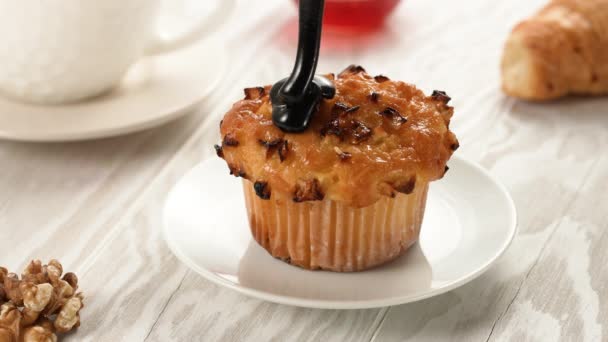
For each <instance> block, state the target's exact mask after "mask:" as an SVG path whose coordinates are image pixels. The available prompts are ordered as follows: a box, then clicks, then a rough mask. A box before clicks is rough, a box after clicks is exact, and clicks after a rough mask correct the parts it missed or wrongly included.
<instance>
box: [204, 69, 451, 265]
mask: <svg viewBox="0 0 608 342" xmlns="http://www.w3.org/2000/svg"><path fill="white" fill-rule="evenodd" d="M327 77H328V78H329V79H330V80H332V81H333V82H334V85H335V87H336V95H335V97H334V98H332V99H330V100H328V99H324V100H322V101H321V103H320V104H319V108H318V111H317V112H316V113H315V114H314V116H313V118H312V119H311V123H310V126H309V127H308V128H307V129H306V130H305V131H304V132H301V133H287V132H284V131H282V130H281V129H279V128H278V127H276V126H275V125H274V124H273V122H272V106H271V103H270V98H269V92H270V88H271V87H270V86H266V87H257V88H247V89H245V98H244V99H243V100H241V101H239V102H237V103H235V104H234V105H233V107H232V109H230V111H228V113H226V115H225V116H224V118H223V120H222V122H221V123H220V132H221V137H222V143H221V145H216V146H215V148H216V152H217V154H218V156H219V157H221V158H223V159H224V160H225V161H226V163H227V164H228V168H229V169H230V174H232V175H234V176H237V177H242V178H243V190H244V193H245V202H246V206H247V212H248V217H249V224H250V227H251V232H252V234H253V237H254V238H255V240H256V241H257V242H258V243H259V244H260V246H262V247H263V248H264V249H266V250H267V251H268V253H270V254H271V255H272V256H274V257H276V258H279V259H282V260H284V261H286V262H288V263H290V264H292V265H297V266H300V267H303V268H306V269H323V270H330V271H336V272H352V271H361V270H365V269H369V268H372V267H375V266H378V265H381V264H383V263H386V262H388V261H391V260H393V259H395V258H397V257H399V256H400V255H402V254H403V253H404V252H405V251H406V250H407V249H408V248H409V247H410V246H411V245H412V244H414V243H415V242H416V241H417V240H418V236H419V234H420V227H421V224H422V219H423V216H424V208H425V202H426V196H427V191H428V185H429V182H431V181H434V180H437V179H440V178H442V177H443V175H444V174H445V172H446V171H447V170H448V167H447V165H446V163H447V161H448V159H449V158H450V156H451V155H452V153H453V152H454V151H455V150H456V149H457V148H458V140H457V139H456V137H455V135H454V134H453V133H452V132H451V131H450V130H449V124H450V118H451V117H452V114H453V108H452V107H450V106H448V102H449V100H450V98H449V97H448V96H447V95H446V94H445V93H444V92H442V91H434V92H433V94H432V95H431V96H425V95H424V93H423V92H422V91H420V90H418V89H417V88H416V87H415V86H413V85H410V84H407V83H403V82H398V81H392V80H390V79H389V78H388V77H386V76H382V75H379V76H375V77H373V76H370V75H368V74H367V73H366V72H365V70H364V69H363V68H362V67H360V66H350V67H348V68H347V69H346V70H344V71H343V72H341V73H340V74H339V75H337V76H334V75H333V74H330V75H327Z"/></svg>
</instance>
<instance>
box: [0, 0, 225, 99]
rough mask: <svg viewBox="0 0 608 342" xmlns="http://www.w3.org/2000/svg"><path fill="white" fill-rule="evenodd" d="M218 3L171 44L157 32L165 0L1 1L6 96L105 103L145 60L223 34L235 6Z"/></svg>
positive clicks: (0, 74) (0, 77)
mask: <svg viewBox="0 0 608 342" xmlns="http://www.w3.org/2000/svg"><path fill="white" fill-rule="evenodd" d="M171 1H173V0H171ZM217 2H218V5H217V7H216V9H215V10H214V11H213V13H211V14H210V15H208V16H207V17H206V18H203V19H201V21H200V22H199V23H198V24H196V25H194V27H193V28H192V29H191V30H189V31H188V32H186V33H184V34H183V35H180V36H178V37H176V38H175V39H171V40H163V39H162V38H161V37H160V35H159V33H158V31H157V27H156V26H157V25H156V23H157V21H158V14H159V9H160V0H0V92H2V93H3V94H5V95H7V96H8V97H11V98H14V99H17V100H21V101H25V102H32V103H40V104H60V103H68V102H74V101H78V100H82V99H86V98H88V97H92V96H95V95H99V94H101V93H103V92H105V91H107V90H109V89H111V88H112V87H113V86H114V85H116V84H117V83H118V82H119V81H120V80H121V78H122V77H123V75H124V74H125V73H126V72H127V70H128V68H129V67H130V66H131V65H132V64H133V63H135V62H136V61H137V60H138V59H140V58H141V57H142V56H144V55H148V54H158V53H164V52H168V51H171V50H173V49H176V48H179V47H182V46H184V45H187V44H189V43H191V42H193V41H196V40H197V39H198V38H199V37H200V36H201V35H203V34H205V33H207V32H209V31H210V30H211V29H213V28H216V27H218V26H219V25H220V24H221V22H223V21H224V20H225V18H226V16H227V15H228V12H230V11H231V10H232V8H233V6H234V2H235V0H218V1H217Z"/></svg>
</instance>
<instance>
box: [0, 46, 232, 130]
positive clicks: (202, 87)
mask: <svg viewBox="0 0 608 342" xmlns="http://www.w3.org/2000/svg"><path fill="white" fill-rule="evenodd" d="M225 63H226V54H225V52H224V50H223V48H222V47H221V44H217V43H211V42H209V41H204V42H200V43H197V44H195V45H193V46H191V47H188V48H186V49H182V50H179V51H176V52H172V53H168V54H164V55H160V56H157V57H147V58H144V59H142V60H141V61H139V62H138V63H137V64H135V65H134V66H133V67H131V69H130V70H129V72H128V74H127V75H126V77H125V78H124V80H123V81H122V82H121V84H120V85H119V86H118V87H117V88H116V89H114V90H112V91H111V92H109V93H107V94H105V95H102V96H98V97H95V98H92V99H90V100H87V101H83V102H80V103H75V104H69V105H58V106H40V105H33V104H27V103H19V102H15V101H12V100H9V99H6V98H2V97H0V139H10V140H21V141H70V140H84V139H94V138H102V137H109V136H115V135H120V134H125V133H130V132H134V131H138V130H142V129H146V128H150V127H154V126H157V125H160V124H163V123H166V122H168V121H170V120H173V119H175V118H177V117H179V116H180V115H183V114H185V113H186V112H187V111H188V109H191V108H192V107H194V106H195V105H196V104H198V103H199V102H200V101H201V100H202V99H203V97H205V96H206V95H207V94H208V93H209V92H210V91H211V90H212V89H213V88H214V87H215V85H216V84H217V83H218V81H219V80H220V78H221V76H222V75H223V73H224V70H225ZM83 77H86V75H83Z"/></svg>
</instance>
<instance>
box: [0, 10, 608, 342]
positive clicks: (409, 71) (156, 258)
mask: <svg viewBox="0 0 608 342" xmlns="http://www.w3.org/2000/svg"><path fill="white" fill-rule="evenodd" d="M543 2H544V0H511V1H487V0H461V1H452V0H437V1H425V0H406V1H405V2H404V3H403V4H402V5H401V6H400V7H399V9H398V11H397V13H396V14H395V16H393V17H392V18H391V20H390V21H389V23H388V25H387V28H386V30H385V31H384V32H382V33H381V34H377V35H368V36H365V35H363V36H357V37H354V38H353V37H351V38H348V37H339V38H337V39H332V40H331V41H330V40H329V39H328V40H326V41H325V42H324V46H323V51H322V57H321V65H320V67H319V71H320V72H330V71H339V70H341V69H342V68H343V67H345V66H346V65H347V64H350V63H356V64H361V65H363V66H364V67H366V69H367V70H368V71H369V72H370V73H383V74H387V75H389V76H390V77H391V78H393V79H402V80H405V81H408V82H411V83H415V84H417V85H418V86H419V87H420V88H422V89H424V90H425V91H426V92H428V91H431V90H433V89H440V90H445V91H447V92H448V94H449V95H450V96H451V97H452V98H453V102H452V104H453V105H454V107H455V108H456V114H455V117H454V120H453V126H452V127H453V129H454V131H455V132H456V134H457V135H458V137H459V138H460V142H461V146H462V147H461V149H460V150H458V152H457V153H458V154H460V155H462V156H465V157H467V158H469V159H472V160H475V161H478V162H479V163H481V164H482V165H484V166H485V167H486V168H488V169H489V170H490V172H491V173H492V174H494V175H495V176H496V177H497V178H498V179H500V180H501V181H502V182H503V183H504V184H505V185H506V186H507V188H508V189H509V191H510V192H511V194H512V196H513V197H514V200H515V203H516V206H517V210H518V213H519V228H520V230H519V234H518V236H517V237H516V238H515V241H514V243H513V245H512V246H511V248H510V249H509V251H508V252H507V254H506V255H505V256H504V257H503V258H502V259H501V260H500V262H499V263H498V264H497V265H496V266H495V267H493V268H492V269H491V270H489V271H488V272H487V273H485V274H484V275H483V276H481V277H480V278H478V279H477V280H475V281H473V282H471V283H469V284H467V285H465V286H463V287H461V288H459V289H456V290H454V291H451V292H449V293H446V294H444V295H441V296H438V297H435V298H432V299H428V300H424V301H421V302H418V303H414V304H408V305H401V306H396V307H390V308H381V309H373V310H352V311H332V310H311V309H301V308H295V307H288V306H282V305H276V304H271V303H267V302H262V301H259V300H256V299H251V298H248V297H245V296H243V295H240V294H237V293H235V292H233V291H231V290H227V289H224V288H220V287H218V286H215V285H213V284H211V283H210V282H208V281H206V280H204V279H203V278H201V277H200V276H198V275H197V274H196V273H194V272H193V271H190V270H189V269H188V268H186V267H185V266H184V265H183V264H181V263H180V262H178V261H177V259H176V258H175V257H174V256H173V255H172V254H171V253H170V251H169V250H168V248H167V246H166V245H165V243H164V242H163V240H162V238H161V234H160V226H161V217H160V211H161V208H162V205H163V202H164V199H165V196H166V193H167V190H168V189H169V188H170V187H171V186H172V185H173V184H174V183H175V182H176V181H177V179H179V177H180V176H181V175H182V174H183V173H184V172H185V171H186V170H188V169H189V168H190V167H192V166H193V165H195V164H196V163H198V162H200V161H201V160H203V159H205V158H206V157H209V156H211V155H212V153H213V147H212V144H213V143H215V142H216V141H217V139H218V133H217V123H218V121H219V118H220V116H221V115H222V114H223V112H224V111H226V110H227V109H228V108H229V106H230V104H231V103H232V102H234V101H235V100H237V99H239V98H241V96H242V88H244V87H247V86H255V85H262V84H270V83H272V82H274V81H276V80H278V79H279V78H281V77H284V76H285V75H287V74H288V73H289V71H290V70H291V67H292V63H293V56H294V51H295V26H294V25H293V24H294V15H295V9H294V8H293V6H292V3H291V1H287V0H272V1H270V0H266V1H241V2H240V4H239V8H238V10H237V13H236V14H235V15H234V16H233V17H232V18H231V19H230V20H229V22H228V23H229V24H230V27H228V28H225V29H224V30H223V31H222V32H220V33H218V36H220V37H221V38H222V39H223V40H224V41H225V43H226V47H227V49H228V50H229V52H230V56H231V60H230V63H231V68H230V72H229V73H228V74H227V75H225V79H224V82H223V83H222V84H221V85H220V86H219V87H218V89H217V90H216V91H215V92H214V93H213V94H212V95H211V96H210V97H208V98H207V99H206V100H205V101H204V103H203V104H202V105H201V106H200V108H199V109H198V110H197V111H196V112H195V113H192V114H191V115H189V116H187V117H185V118H183V119H181V120H178V121H176V122H174V123H171V124H168V125H165V126H163V127H159V128H156V129H153V130H149V131H146V132H141V133H137V134H132V135H129V136H124V137H119V138H112V139H105V140H98V141H90V142H80V143H69V144H68V143H65V144H25V143H12V142H0V264H1V265H4V266H8V267H9V268H11V269H21V268H22V267H24V265H25V264H26V263H27V262H28V260H30V259H32V258H40V259H43V260H45V261H46V260H48V259H49V258H58V259H60V260H61V261H62V262H63V263H64V265H65V267H66V268H67V269H70V270H73V271H75V272H76V273H77V274H78V275H79V276H80V278H81V288H82V290H83V291H85V292H86V308H85V309H84V311H83V313H82V320H83V324H82V326H81V327H80V329H79V330H78V332H77V333H75V334H72V335H70V336H69V337H68V338H67V340H71V341H81V340H89V341H143V340H149V341H245V340H248V341H265V340H275V341H291V340H295V341H321V340H324V341H403V340H412V341H426V340H428V341H435V340H436V341H445V340H456V341H523V340H532V341H538V340H547V341H556V340H564V341H601V340H603V341H607V340H608V153H606V147H608V99H607V98H604V99H592V98H587V99H568V100H563V101H558V102H556V103H550V104H529V103H524V102H520V101H516V100H513V99H509V98H506V97H505V96H503V94H502V93H501V92H500V89H499V72H498V64H499V59H500V54H501V49H502V43H503V42H504V39H505V37H506V35H507V33H508V31H509V30H510V28H511V27H512V26H513V25H514V23H515V22H517V21H518V20H520V19H521V18H523V17H525V16H527V15H529V14H531V13H532V12H533V11H534V10H536V9H537V8H538V7H539V6H540V5H541V4H542V3H543ZM201 63H213V60H211V59H210V60H201ZM0 124H1V123H0Z"/></svg>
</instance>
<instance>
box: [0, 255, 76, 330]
mask: <svg viewBox="0 0 608 342" xmlns="http://www.w3.org/2000/svg"><path fill="white" fill-rule="evenodd" d="M62 274H63V266H62V265H61V263H60V262H59V261H57V260H55V259H53V260H51V261H49V263H48V264H47V265H43V264H42V262H40V260H32V261H31V262H30V263H29V264H28V265H27V267H26V268H25V270H24V271H23V272H22V273H21V279H19V276H18V275H17V274H16V273H9V272H8V270H7V269H6V268H4V267H0V305H1V307H0V342H21V341H22V342H56V341H57V338H58V337H57V335H56V334H57V333H66V332H68V331H71V330H72V329H74V328H78V326H80V310H81V309H82V307H83V306H84V304H83V299H84V297H83V295H82V293H76V290H77V289H78V277H77V276H76V275H75V274H74V273H71V272H68V273H65V274H63V277H62Z"/></svg>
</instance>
